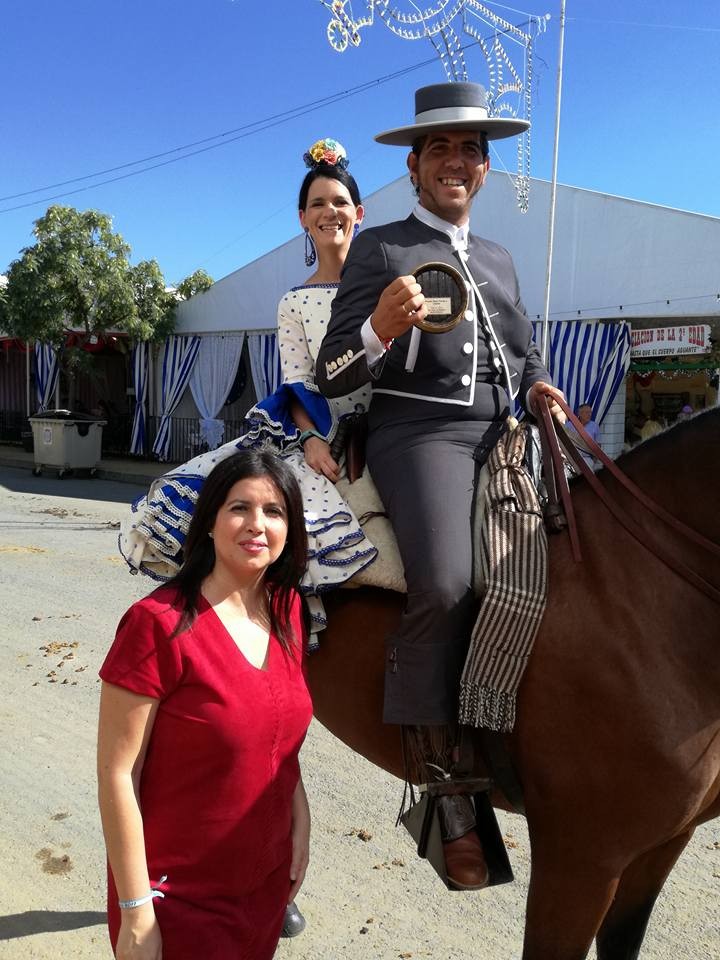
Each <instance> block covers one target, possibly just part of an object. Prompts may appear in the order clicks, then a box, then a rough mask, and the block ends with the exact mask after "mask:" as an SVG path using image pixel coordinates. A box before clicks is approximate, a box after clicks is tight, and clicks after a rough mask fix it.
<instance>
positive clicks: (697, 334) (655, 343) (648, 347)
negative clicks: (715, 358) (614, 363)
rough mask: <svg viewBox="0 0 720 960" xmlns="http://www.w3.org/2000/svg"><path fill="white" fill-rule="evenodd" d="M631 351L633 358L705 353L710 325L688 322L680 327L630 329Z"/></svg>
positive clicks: (708, 341) (707, 349)
mask: <svg viewBox="0 0 720 960" xmlns="http://www.w3.org/2000/svg"><path fill="white" fill-rule="evenodd" d="M630 336H631V344H632V345H631V352H630V356H631V357H632V359H633V360H641V359H642V358H643V357H676V356H683V355H686V354H692V353H707V352H708V351H709V350H710V349H711V347H712V344H711V343H710V325H709V324H707V323H699V324H688V325H687V326H682V327H651V328H650V329H649V330H632V331H631V333H630Z"/></svg>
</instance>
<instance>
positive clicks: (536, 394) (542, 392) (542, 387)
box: [528, 380, 567, 423]
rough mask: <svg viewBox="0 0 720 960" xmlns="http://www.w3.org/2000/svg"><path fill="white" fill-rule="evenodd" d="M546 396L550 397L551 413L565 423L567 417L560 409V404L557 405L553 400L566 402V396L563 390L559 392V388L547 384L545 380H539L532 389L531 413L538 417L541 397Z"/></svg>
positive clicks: (530, 397) (529, 396)
mask: <svg viewBox="0 0 720 960" xmlns="http://www.w3.org/2000/svg"><path fill="white" fill-rule="evenodd" d="M545 396H546V397H549V399H550V413H551V414H552V415H553V416H554V417H555V419H556V420H558V421H559V422H560V423H565V421H566V420H567V417H566V416H565V414H564V412H563V411H562V410H561V409H560V406H559V404H557V403H555V400H554V399H553V398H554V397H560V399H561V400H565V394H564V393H563V392H562V390H558V388H557V387H553V385H552V384H550V383H545V381H544V380H538V381H536V382H535V383H534V384H533V385H532V386H531V387H530V393H529V394H528V403H529V406H530V412H531V413H533V414H535V416H537V412H538V407H537V403H538V401H539V400H540V398H541V397H545Z"/></svg>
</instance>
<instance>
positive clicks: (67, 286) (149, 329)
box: [0, 206, 176, 405]
mask: <svg viewBox="0 0 720 960" xmlns="http://www.w3.org/2000/svg"><path fill="white" fill-rule="evenodd" d="M33 234H34V236H35V239H36V242H35V244H34V245H33V246H31V247H26V248H25V249H24V250H22V251H21V254H20V257H19V258H18V259H17V260H15V261H13V263H12V264H11V265H10V268H9V270H8V283H7V288H6V291H5V304H4V305H3V306H2V307H1V308H0V310H2V312H3V313H4V321H3V322H4V325H5V327H6V329H7V332H8V333H10V334H11V335H12V336H15V337H20V338H21V339H23V340H40V341H42V342H43V343H49V344H52V345H53V346H54V347H55V349H56V350H57V353H58V360H59V363H60V366H61V369H62V370H63V371H64V373H65V375H66V376H67V377H68V380H69V387H70V398H69V402H70V404H71V405H72V403H73V400H74V379H75V376H76V374H77V373H78V372H79V371H80V370H86V371H88V372H90V370H91V365H92V358H91V357H90V356H89V355H88V353H87V352H86V351H84V350H83V349H82V347H83V345H84V344H85V343H86V342H87V341H88V340H90V338H91V337H100V336H102V335H103V334H105V333H107V332H109V331H111V330H116V331H123V332H125V333H127V334H128V335H129V336H131V337H132V338H133V339H142V340H154V339H162V338H163V337H165V336H167V335H168V334H169V333H171V332H172V329H173V327H174V322H175V310H176V302H175V300H174V298H173V297H171V296H169V295H168V293H167V292H166V290H165V284H164V281H163V278H162V274H161V272H160V268H159V267H158V265H157V263H156V262H155V261H154V260H150V261H143V262H142V263H139V264H138V265H137V266H135V267H132V266H131V265H130V262H129V256H130V247H129V246H128V244H127V243H125V241H124V240H123V238H122V237H121V236H120V234H118V233H115V232H113V229H112V220H111V218H110V217H109V216H108V215H107V214H104V213H100V212H99V211H97V210H85V211H84V212H80V211H78V210H75V209H74V208H73V207H63V206H52V207H49V208H48V210H47V212H46V213H45V215H44V216H43V217H40V219H39V220H36V221H35V225H34V228H33ZM71 332H73V333H75V334H76V337H75V338H74V345H73V346H68V345H67V339H68V334H70V333H71Z"/></svg>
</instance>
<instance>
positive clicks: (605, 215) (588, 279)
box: [158, 151, 720, 455]
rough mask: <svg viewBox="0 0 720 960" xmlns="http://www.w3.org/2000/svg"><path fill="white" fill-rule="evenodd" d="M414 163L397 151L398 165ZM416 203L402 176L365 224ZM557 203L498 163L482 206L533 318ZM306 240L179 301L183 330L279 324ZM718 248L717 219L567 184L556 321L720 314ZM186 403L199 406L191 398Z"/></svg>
mask: <svg viewBox="0 0 720 960" xmlns="http://www.w3.org/2000/svg"><path fill="white" fill-rule="evenodd" d="M403 163H404V155H403V153H402V151H398V169H402V165H403ZM414 204H415V197H414V195H413V192H412V189H411V186H410V182H409V179H408V177H407V176H406V175H405V176H402V177H399V178H398V179H397V180H394V181H393V182H392V183H390V184H388V185H387V186H385V187H383V188H382V189H381V190H378V191H377V192H376V193H374V194H371V195H370V196H369V197H367V198H366V199H365V210H366V216H365V221H364V223H363V227H370V226H375V225H377V224H381V223H387V222H388V221H391V220H396V219H401V218H404V217H406V216H407V215H408V214H409V212H410V211H411V210H412V208H413V206H414ZM549 204H550V184H549V182H547V181H543V180H533V181H532V186H531V194H530V209H529V211H528V213H526V214H523V213H521V212H520V210H519V209H518V207H517V204H516V201H515V188H514V186H513V184H512V182H511V180H510V178H509V176H508V175H507V174H505V173H499V172H496V171H491V172H490V174H489V176H488V180H487V182H486V184H485V186H484V187H483V189H482V191H481V193H480V195H479V196H478V198H477V200H476V201H475V204H474V206H473V213H472V221H471V226H472V230H473V232H474V233H476V234H478V235H480V236H483V237H487V238H488V239H490V240H495V241H496V242H498V243H500V244H502V245H503V246H505V247H507V249H508V250H510V252H511V253H512V255H513V258H514V260H515V265H516V267H517V272H518V276H519V278H520V287H521V290H522V295H523V300H524V302H525V306H526V308H527V311H528V314H529V316H530V317H531V319H537V318H540V317H541V316H542V314H543V309H544V307H543V305H544V301H545V267H546V264H545V250H546V246H547V226H548V211H549ZM303 239H304V238H303V236H302V235H301V234H299V235H298V236H297V237H294V238H293V239H292V240H289V241H288V242H287V243H284V244H282V245H281V246H279V247H277V248H276V249H275V250H272V251H270V252H269V253H267V254H265V255H264V256H262V257H259V258H258V259H257V260H255V261H253V262H252V263H249V264H247V265H246V266H244V267H242V268H241V269H239V270H236V271H235V272H234V273H231V274H229V275H228V276H227V277H224V278H223V279H221V280H219V281H217V282H216V283H215V284H214V285H213V286H212V287H211V288H210V290H208V291H207V292H206V293H203V294H199V295H197V296H195V297H193V298H192V299H191V300H188V301H186V302H185V303H182V304H180V306H179V309H178V324H177V333H179V334H191V333H192V334H200V335H212V334H219V333H223V332H232V331H235V330H245V331H247V332H248V334H250V335H251V334H252V333H253V332H260V331H270V330H274V329H275V327H276V310H277V303H278V301H279V299H280V297H281V296H282V295H283V294H284V293H285V292H286V291H287V290H288V289H290V287H292V286H294V285H297V284H300V283H302V282H303V280H304V279H305V277H306V276H307V275H308V271H307V268H306V267H305V265H304V260H303V253H304V242H303ZM719 249H720V219H718V218H714V217H708V216H705V215H702V214H696V213H688V212H686V211H682V210H674V209H671V208H668V207H661V206H657V205H654V204H649V203H643V202H641V201H637V200H630V199H625V198H623V197H615V196H611V195H607V194H602V193H595V192H592V191H589V190H583V189H580V188H578V187H570V186H563V185H560V186H559V187H558V193H557V208H556V225H555V242H554V254H553V286H552V291H551V299H550V319H551V321H553V320H558V321H572V320H576V319H579V320H605V321H608V320H611V321H612V320H624V321H630V322H632V320H633V319H635V320H636V321H638V323H639V325H642V326H647V325H648V322H650V321H657V322H658V324H662V323H663V322H665V323H668V322H670V323H672V322H673V321H675V322H684V321H687V320H689V319H690V318H693V319H695V320H697V322H711V323H715V322H720V299H719V298H718V290H719V289H720V288H719V287H718V279H717V251H718V250H719ZM159 379H160V377H159V376H158V381H159ZM158 389H159V382H158ZM248 406H249V404H248ZM179 409H180V408H179ZM190 409H193V413H190ZM245 409H247V408H245ZM624 409H625V391H624V390H623V389H622V388H621V389H620V390H619V391H618V394H617V397H616V398H615V401H614V403H613V405H612V408H611V410H610V411H609V413H608V415H607V417H606V421H605V423H604V424H603V434H602V439H603V442H604V444H605V446H606V449H607V450H608V451H609V452H611V453H612V454H613V455H617V453H618V452H619V450H620V446H621V444H622V437H623V424H624ZM182 410H183V411H187V412H186V413H184V414H183V415H193V414H194V404H193V402H192V399H191V398H190V399H189V400H188V399H185V400H183V406H182ZM178 415H181V414H180V413H178Z"/></svg>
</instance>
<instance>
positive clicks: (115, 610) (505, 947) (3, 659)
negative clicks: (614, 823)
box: [0, 467, 720, 960]
mask: <svg viewBox="0 0 720 960" xmlns="http://www.w3.org/2000/svg"><path fill="white" fill-rule="evenodd" d="M141 492H142V491H141V490H140V489H139V488H138V489H135V488H133V487H132V486H130V485H128V484H114V483H111V482H108V481H101V480H92V481H88V480H76V479H73V478H68V479H66V480H62V481H58V480H57V479H54V478H52V477H40V478H34V477H32V476H31V475H30V474H29V473H28V472H27V471H19V470H12V469H7V468H1V467H0V583H2V609H3V616H2V618H1V622H0V730H2V739H1V740H0V743H1V744H2V746H1V747H0V750H1V751H2V755H1V756H0V864H1V865H2V866H1V867H0V958H12V960H30V958H32V960H57V958H58V957H59V958H63V960H64V958H73V960H90V958H105V960H109V958H110V951H109V947H108V944H107V939H106V933H105V929H104V913H103V905H104V855H103V846H102V837H101V833H100V827H99V821H98V816H97V813H96V804H95V776H94V745H95V723H96V712H97V696H98V687H99V684H98V680H97V670H98V667H99V665H100V663H101V661H102V658H103V656H104V652H105V650H106V649H107V646H108V644H109V642H110V640H111V638H112V635H113V632H114V629H115V625H116V623H117V621H118V619H119V617H120V616H121V614H122V613H123V611H124V610H125V609H126V607H127V606H128V605H129V604H130V603H131V602H132V601H133V600H134V599H135V598H137V597H139V596H141V595H142V594H144V593H146V592H147V591H148V590H149V588H150V585H149V583H148V581H146V580H144V579H142V578H139V577H132V576H130V575H129V574H128V573H127V572H126V570H125V567H124V564H123V562H122V561H121V560H120V558H119V557H118V554H117V550H116V540H117V530H116V529H114V527H113V522H114V521H116V520H118V519H119V518H120V517H121V515H122V513H123V512H124V511H125V510H127V504H128V503H129V502H130V501H131V500H132V499H133V498H134V497H135V496H136V495H138V494H139V493H141ZM303 762H304V769H305V777H306V781H307V783H308V789H309V793H310V797H311V804H312V807H313V812H314V828H313V862H312V864H311V869H310V873H309V876H308V879H307V882H306V886H305V888H304V889H303V891H302V893H301V897H300V900H301V904H302V907H303V909H304V910H305V912H306V914H307V916H308V920H309V926H308V929H307V931H306V932H305V933H304V934H303V935H302V936H300V937H298V938H297V939H296V940H293V941H286V942H283V943H282V944H281V946H280V949H279V951H278V958H279V960H336V958H340V957H342V958H344V960H394V958H399V957H412V958H414V960H416V958H425V960H427V958H430V960H450V958H452V960H471V958H472V960H478V958H480V957H482V958H484V960H501V958H502V960H507V958H510V957H519V956H520V951H521V943H522V914H523V902H524V896H525V892H526V889H527V877H528V860H529V854H528V843H527V837H526V834H525V831H524V824H523V822H522V821H521V820H520V819H519V818H516V817H504V818H503V819H502V828H503V831H504V833H505V834H506V835H507V837H508V840H509V845H510V846H511V850H510V854H511V859H512V861H513V866H514V869H515V872H516V877H517V880H516V883H515V884H513V885H508V886H505V887H502V888H496V890H494V891H492V892H491V893H483V894H479V895H478V894H470V895H462V894H450V893H447V892H446V891H445V890H444V889H443V888H442V887H441V886H440V885H439V883H438V882H437V881H436V880H435V878H434V876H433V875H432V874H431V872H430V870H429V868H428V867H427V866H426V865H425V864H421V863H419V862H418V861H417V859H416V858H415V856H414V853H413V850H412V846H411V843H410V841H409V839H408V838H407V837H406V835H405V834H404V833H402V832H398V831H395V830H394V829H393V826H392V824H393V821H394V818H395V814H396V812H397V806H398V804H399V799H400V792H399V787H398V784H397V782H396V781H394V780H392V778H390V777H388V776H386V775H384V774H382V773H381V772H379V771H377V770H376V769H375V768H373V767H371V766H370V764H368V763H366V762H365V761H363V760H362V759H360V758H358V757H355V756H354V755H352V754H351V753H350V751H348V750H347V749H346V748H345V747H343V746H342V745H341V744H339V743H338V742H337V741H336V740H334V739H333V738H332V737H331V736H330V735H329V734H328V733H327V732H326V731H324V730H323V729H322V728H321V727H319V726H315V725H314V726H313V727H312V728H311V732H310V736H309V738H308V742H307V746H306V749H305V751H304V761H303ZM658 789H662V785H661V784H660V785H658ZM360 831H366V833H367V835H368V836H367V838H366V839H361V838H360V837H359V835H358V834H359V832H360ZM180 842H181V838H180ZM719 894H720V824H715V825H708V826H706V827H704V828H703V829H702V830H701V831H698V834H697V836H696V839H695V840H694V842H693V844H692V846H691V847H690V848H689V849H688V851H687V853H686V854H685V855H684V857H683V859H682V861H681V863H680V865H679V867H678V869H677V870H676V872H675V874H674V875H673V878H672V880H671V882H670V884H669V885H668V887H667V891H666V893H665V894H664V895H663V897H662V900H661V903H660V905H659V908H658V911H657V913H656V916H655V917H654V919H653V923H652V926H651V930H650V934H649V936H648V940H647V946H646V949H645V951H644V953H643V955H642V956H643V960H683V958H688V960H689V958H691V957H692V958H693V960H694V958H696V957H717V956H720V936H719V934H718V930H719V929H720V910H719V907H718V902H719V901H720V897H719V896H718V895H719ZM198 960H200V958H198Z"/></svg>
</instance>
